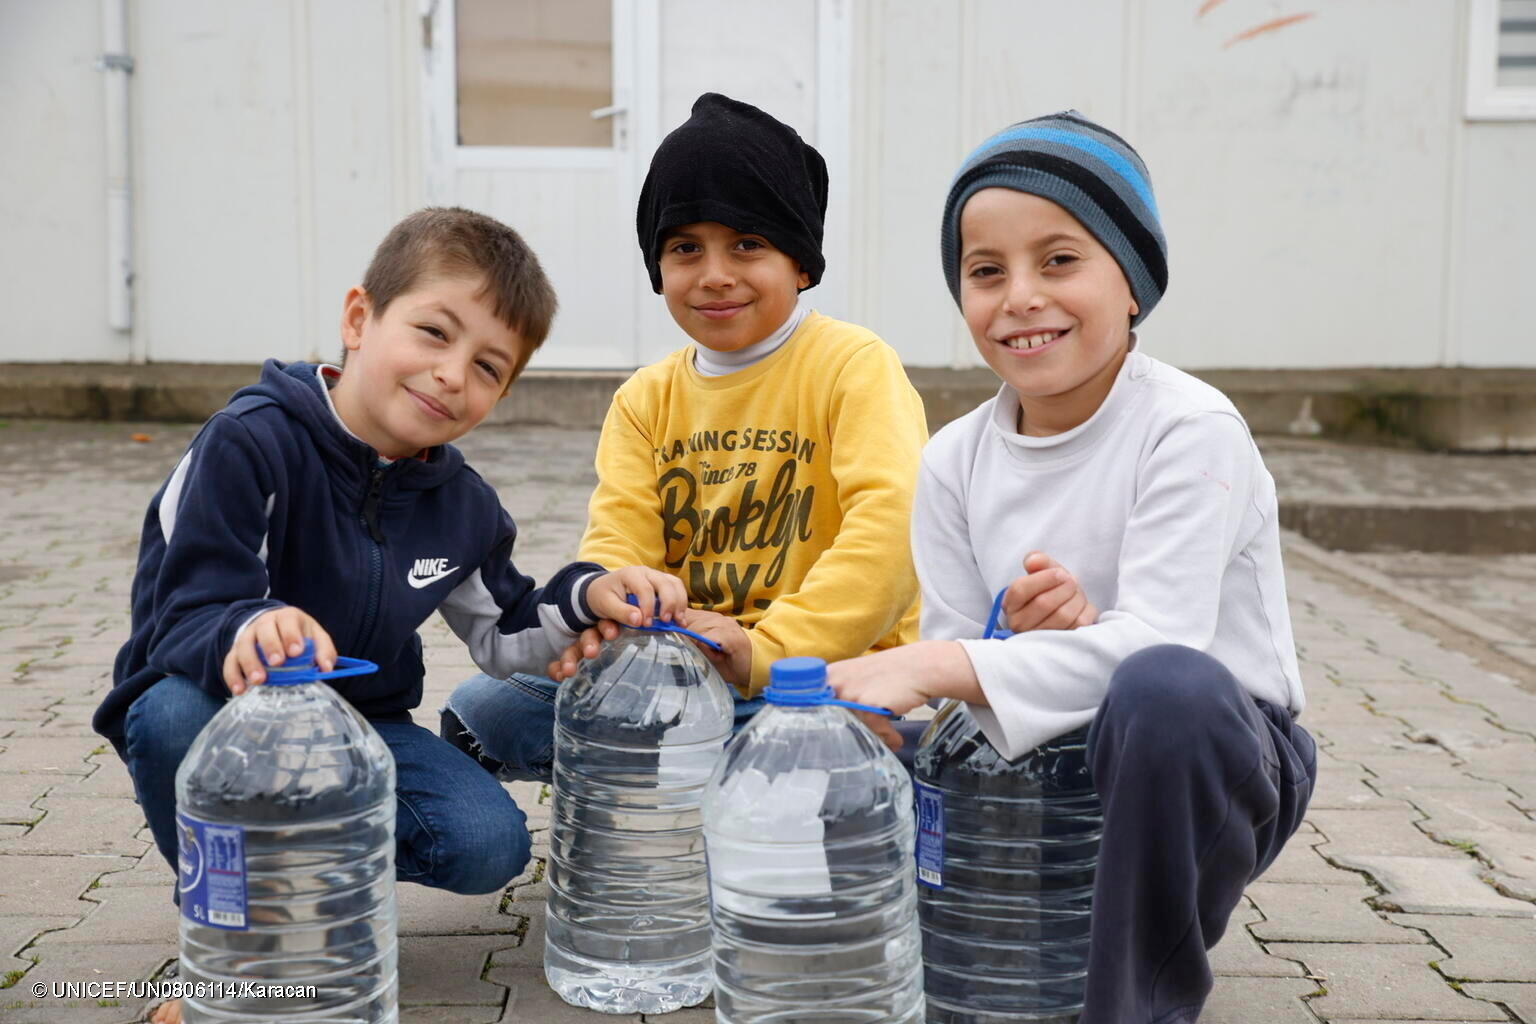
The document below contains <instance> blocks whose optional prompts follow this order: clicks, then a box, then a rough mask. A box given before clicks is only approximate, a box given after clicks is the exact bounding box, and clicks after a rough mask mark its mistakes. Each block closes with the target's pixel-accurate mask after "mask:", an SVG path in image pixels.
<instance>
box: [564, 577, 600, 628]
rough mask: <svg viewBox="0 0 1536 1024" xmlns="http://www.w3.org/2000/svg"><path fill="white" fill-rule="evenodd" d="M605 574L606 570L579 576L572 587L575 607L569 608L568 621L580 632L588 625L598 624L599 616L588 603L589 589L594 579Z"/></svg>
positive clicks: (572, 599)
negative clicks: (593, 612)
mask: <svg viewBox="0 0 1536 1024" xmlns="http://www.w3.org/2000/svg"><path fill="white" fill-rule="evenodd" d="M603 575H606V573H605V571H604V570H597V571H594V572H589V573H587V574H586V575H585V576H582V577H579V578H578V579H577V580H576V583H575V584H574V585H573V586H572V587H571V590H570V593H571V602H572V604H573V605H574V607H573V608H571V609H569V613H568V614H567V615H566V621H567V623H569V624H570V626H571V628H572V629H573V630H574V631H576V632H578V633H579V632H581V631H582V630H583V629H586V628H587V627H588V626H595V625H597V616H596V615H594V614H592V606H591V605H589V604H588V603H587V589H588V588H589V587H591V586H592V582H593V581H594V580H596V579H597V578H598V577H600V576H603ZM562 611H564V609H562Z"/></svg>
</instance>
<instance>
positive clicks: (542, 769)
mask: <svg viewBox="0 0 1536 1024" xmlns="http://www.w3.org/2000/svg"><path fill="white" fill-rule="evenodd" d="M558 692H559V686H558V684H556V683H554V682H552V681H550V680H548V679H543V678H541V677H537V676H527V675H523V674H520V673H514V674H513V675H512V676H511V677H510V678H508V679H493V678H492V677H490V676H485V675H481V676H475V677H474V678H471V679H467V680H465V681H464V682H462V683H460V684H459V686H458V688H457V689H455V690H454V691H453V693H452V694H451V695H450V696H449V698H448V700H447V702H446V703H445V704H444V705H443V708H442V710H441V712H440V720H441V722H442V726H441V731H440V735H441V736H442V737H443V739H445V740H447V741H448V742H449V743H451V744H453V745H454V746H455V747H457V748H458V749H460V750H462V751H463V752H464V753H466V754H468V755H469V756H470V757H473V758H474V759H475V760H476V761H478V762H479V763H480V764H481V765H482V766H484V767H486V768H487V769H488V770H490V771H491V772H493V773H495V774H497V775H498V776H499V777H501V778H503V779H506V780H513V779H539V780H542V781H547V780H548V776H549V769H550V766H551V764H552V763H553V760H554V742H555V731H554V718H555V698H556V695H557V694H558Z"/></svg>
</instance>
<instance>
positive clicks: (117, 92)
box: [96, 0, 133, 331]
mask: <svg viewBox="0 0 1536 1024" xmlns="http://www.w3.org/2000/svg"><path fill="white" fill-rule="evenodd" d="M96 70H98V71H100V72H102V74H103V75H104V76H105V78H104V79H103V81H104V82H105V90H106V105H105V110H106V143H107V319H108V321H109V322H110V323H111V325H112V329H113V330H116V331H131V330H132V329H133V164H132V162H131V161H132V147H131V135H130V131H129V120H128V82H129V76H130V75H132V74H133V58H132V57H131V56H129V55H128V0H101V57H100V58H98V59H97V61H96Z"/></svg>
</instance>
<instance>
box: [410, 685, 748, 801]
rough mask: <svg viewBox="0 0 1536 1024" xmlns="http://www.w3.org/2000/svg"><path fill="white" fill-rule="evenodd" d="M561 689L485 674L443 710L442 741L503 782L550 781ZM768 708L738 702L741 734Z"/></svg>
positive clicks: (458, 691) (736, 729)
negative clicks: (759, 713) (556, 697)
mask: <svg viewBox="0 0 1536 1024" xmlns="http://www.w3.org/2000/svg"><path fill="white" fill-rule="evenodd" d="M559 692H560V684H559V683H557V682H555V681H554V680H552V679H545V678H544V677H543V676H531V675H524V674H523V673H521V672H515V673H513V674H512V675H511V676H510V677H508V678H506V679H496V678H494V677H492V676H488V675H485V674H484V673H482V674H480V675H477V676H471V677H470V678H469V679H466V680H464V682H462V683H460V684H459V685H458V688H457V689H455V690H454V691H453V694H452V696H450V697H449V698H448V703H447V704H445V705H444V706H443V709H442V712H441V716H442V730H441V735H442V737H443V739H445V740H447V741H448V742H449V743H452V744H453V745H454V746H456V747H458V748H459V749H460V750H462V751H464V752H465V753H466V754H468V755H469V756H470V757H473V758H475V759H476V760H477V761H479V762H480V764H481V766H482V767H483V768H484V769H485V770H486V771H488V772H491V773H492V774H494V775H495V776H496V777H497V778H499V779H501V780H502V781H504V782H516V781H524V780H533V781H535V782H548V781H549V780H550V778H551V776H552V775H553V774H554V767H555V696H556V694H558V693H559ZM764 703H766V702H765V701H764V700H763V699H762V698H761V697H754V698H752V699H751V700H745V699H743V698H742V697H741V696H740V695H739V694H738V695H737V697H736V724H735V726H734V727H733V728H732V729H731V733H732V735H734V734H736V733H738V732H740V731H741V730H742V728H743V727H744V726H745V725H746V724H747V723H748V722H749V721H751V720H752V716H753V715H755V714H757V712H758V711H759V710H760V709H761V708H762V707H763V705H764Z"/></svg>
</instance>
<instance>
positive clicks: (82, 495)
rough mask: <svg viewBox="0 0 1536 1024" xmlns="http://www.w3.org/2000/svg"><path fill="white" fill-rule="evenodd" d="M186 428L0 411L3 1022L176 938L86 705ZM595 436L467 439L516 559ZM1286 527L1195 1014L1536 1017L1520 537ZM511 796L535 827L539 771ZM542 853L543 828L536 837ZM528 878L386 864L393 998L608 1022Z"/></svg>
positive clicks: (430, 641)
mask: <svg viewBox="0 0 1536 1024" xmlns="http://www.w3.org/2000/svg"><path fill="white" fill-rule="evenodd" d="M135 433H142V434H145V435H148V439H147V440H144V441H135V440H133V439H132V435H134V434H135ZM193 433H194V428H192V427H182V426H166V425H163V424H156V425H150V426H134V425H127V424H101V425H93V424H58V423H30V422H23V421H12V422H11V423H9V424H7V425H5V426H3V427H0V461H3V464H4V465H6V467H7V470H8V472H7V477H8V479H7V486H6V487H5V488H3V489H0V698H3V699H0V1021H8V1022H9V1021H14V1022H17V1024H24V1022H42V1021H46V1022H50V1024H51V1022H62V1021H69V1022H81V1024H97V1022H100V1024H119V1022H128V1021H137V1020H140V1019H142V1014H143V1012H144V1010H145V1006H144V1004H143V1001H142V1000H138V1001H135V1000H126V999H116V1000H114V999H110V998H108V999H103V1000H99V1001H98V1000H95V999H84V1000H68V999H55V998H50V997H46V996H45V997H43V998H34V997H33V995H32V992H33V989H34V986H39V985H41V986H43V988H42V991H44V992H47V991H48V986H50V985H51V984H53V983H55V982H60V983H62V982H86V981H110V982H132V981H143V980H147V979H150V978H152V977H154V976H155V975H156V974H157V973H158V972H159V971H161V970H162V969H163V968H164V966H165V965H166V963H167V962H168V961H170V960H171V959H172V958H173V957H174V956H175V947H176V917H175V914H174V911H173V909H172V907H171V904H170V902H169V899H168V895H167V893H168V887H169V883H170V881H171V877H172V876H171V873H170V871H169V869H168V868H167V867H166V865H165V864H163V863H162V862H161V861H160V859H159V857H158V855H157V854H155V853H153V852H152V851H151V849H150V843H149V842H148V837H147V831H146V829H145V828H144V826H143V819H142V818H141V817H140V816H139V815H138V809H137V805H136V804H134V802H133V800H132V793H131V789H130V787H129V785H128V780H127V776H126V774H125V772H124V771H123V768H122V765H121V763H120V762H119V761H118V759H117V757H116V756H115V755H114V754H113V753H112V752H111V750H110V748H109V747H108V746H107V745H106V743H105V741H103V740H101V739H100V738H99V737H97V736H95V735H94V734H93V733H92V732H91V731H90V726H89V717H90V713H91V711H92V709H93V708H94V706H95V704H96V702H97V701H98V700H99V699H100V697H101V695H102V693H103V692H104V691H105V690H106V689H107V687H108V685H109V682H110V669H111V661H112V658H113V655H114V654H115V653H116V650H117V647H118V645H119V644H120V643H121V642H122V640H123V638H124V635H125V632H126V627H127V601H128V586H129V581H130V577H131V574H132V568H133V561H134V553H135V550H136V547H137V540H138V532H139V528H140V525H141V521H142V515H143V508H144V505H145V503H146V501H147V500H148V498H149V497H150V495H151V494H152V493H153V491H154V489H155V488H156V487H157V486H158V484H159V483H160V481H161V479H162V478H163V477H164V475H165V474H166V472H167V471H168V470H169V468H170V467H171V466H172V465H173V463H174V462H175V460H176V458H177V457H178V455H179V454H180V452H181V450H182V449H183V447H184V446H185V445H186V443H187V442H188V440H189V439H190V438H191V437H192V435H193ZM593 443H594V435H593V434H592V433H591V432H590V431H559V430H552V429H541V428H512V429H489V428H488V429H485V430H483V431H480V432H477V433H476V434H475V435H472V436H471V437H470V438H468V439H467V443H466V444H465V448H466V449H467V451H468V454H469V455H470V457H471V460H472V461H473V462H474V463H475V465H476V466H477V467H478V468H479V469H480V471H481V472H482V473H483V474H484V475H485V476H486V477H487V478H488V479H489V480H490V481H491V482H492V483H493V484H494V485H495V486H496V487H497V488H498V489H499V490H500V491H501V494H502V496H503V499H504V501H505V502H506V504H507V505H508V507H509V508H510V509H511V510H512V512H513V514H514V516H515V517H516V518H517V519H518V521H519V524H520V527H521V534H520V537H519V542H518V558H519V563H520V564H521V565H522V566H523V567H524V569H525V570H526V571H529V572H531V573H532V574H533V575H535V576H542V575H545V574H547V573H548V572H549V571H550V570H552V569H554V568H556V567H557V566H558V565H559V564H561V563H562V562H563V561H565V560H566V559H567V558H568V557H569V556H570V554H571V552H572V551H573V550H574V547H575V544H576V541H577V538H578V536H579V534H580V531H581V528H582V526H583V523H584V521H585V496H586V494H587V492H588V490H589V489H590V487H591V484H592V482H593V478H592V473H591V451H592V446H593ZM1508 465H1511V466H1516V465H1518V466H1520V467H1521V468H1520V470H1519V471H1520V473H1527V472H1529V465H1528V464H1526V463H1516V462H1513V461H1511V462H1509V463H1508ZM1277 475H1279V474H1277ZM1490 479H1492V478H1490ZM1287 549H1288V555H1287V568H1288V573H1289V577H1288V582H1289V587H1290V598H1291V606H1292V614H1293V617H1294V622H1295V627H1296V637H1297V642H1298V646H1299V648H1300V653H1301V657H1302V662H1303V672H1304V676H1305V681H1306V683H1307V687H1308V695H1309V700H1310V705H1309V707H1308V709H1307V712H1306V715H1305V716H1304V718H1303V723H1304V724H1305V725H1306V726H1307V727H1308V728H1309V729H1310V730H1311V731H1312V732H1313V733H1314V735H1316V736H1317V737H1318V740H1319V742H1320V746H1321V777H1320V783H1319V789H1318V792H1317V795H1316V798H1315V799H1314V801H1313V805H1312V810H1311V814H1310V815H1309V818H1308V822H1307V824H1306V825H1305V826H1304V827H1303V829H1302V830H1301V832H1300V833H1298V835H1297V836H1296V837H1295V838H1294V839H1293V840H1292V842H1291V844H1290V846H1289V847H1288V848H1287V849H1286V851H1285V853H1284V854H1283V855H1282V856H1281V858H1280V859H1279V861H1277V863H1276V864H1275V865H1274V866H1273V867H1272V868H1271V869H1270V870H1269V872H1268V873H1267V874H1266V875H1265V876H1264V877H1263V878H1262V879H1260V880H1259V881H1258V882H1256V883H1255V884H1253V885H1252V886H1251V887H1250V888H1249V890H1248V893H1247V896H1246V899H1245V901H1244V904H1243V905H1242V907H1240V908H1239V911H1238V912H1237V914H1235V915H1234V917H1233V919H1232V922H1231V924H1230V926H1229V928H1228V931H1227V934H1226V937H1225V938H1224V939H1223V941H1222V942H1221V944H1220V946H1218V947H1217V949H1216V951H1215V954H1214V964H1215V970H1216V974H1217V976H1218V977H1217V981H1216V989H1215V992H1214V994H1213V995H1212V998H1211V1000H1210V1003H1209V1005H1208V1007H1207V1010H1206V1013H1205V1014H1204V1016H1203V1017H1202V1020H1203V1021H1206V1022H1210V1024H1271V1022H1273V1024H1303V1022H1318V1021H1326V1022H1339V1024H1345V1022H1347V1024H1372V1022H1386V1021H1393V1022H1427V1021H1442V1022H1443V1021H1520V1022H1524V1024H1536V902H1533V900H1536V658H1532V657H1530V647H1529V646H1528V645H1529V642H1530V641H1531V640H1532V638H1536V613H1533V608H1536V603H1533V600H1532V599H1531V597H1530V593H1531V588H1530V586H1529V584H1530V582H1531V581H1532V579H1533V577H1536V573H1533V570H1532V568H1531V567H1530V564H1529V558H1527V557H1521V556H1511V558H1510V559H1508V560H1504V559H1497V558H1493V559H1480V560H1471V561H1468V560H1462V559H1459V558H1457V557H1456V556H1415V555H1405V556H1401V558H1398V557H1397V556H1371V558H1370V559H1369V561H1368V562H1367V561H1365V560H1361V559H1358V558H1356V557H1354V556H1340V555H1334V554H1330V553H1327V552H1323V551H1320V550H1319V549H1317V548H1315V547H1313V546H1312V545H1309V544H1307V543H1306V542H1304V541H1301V540H1300V539H1299V538H1294V537H1288V538H1287ZM1480 579H1481V580H1482V582H1483V583H1484V584H1486V585H1480V582H1479V581H1480ZM1485 626H1486V628H1485ZM424 637H425V639H426V647H427V668H428V686H427V701H426V703H425V704H424V705H423V707H422V709H421V710H420V711H419V712H418V719H419V720H421V721H423V722H426V723H430V722H432V721H435V714H434V712H435V710H436V708H437V707H438V706H439V705H440V703H441V700H442V699H443V697H444V696H446V694H447V693H448V692H449V691H450V690H451V689H452V687H453V686H454V684H455V683H456V682H457V681H458V680H459V679H460V678H462V677H463V676H465V675H467V674H469V673H470V672H472V671H473V669H472V668H471V666H470V663H469V660H468V658H467V657H466V656H465V654H464V652H463V650H462V648H460V647H458V646H457V644H456V642H455V641H454V640H453V638H452V636H451V634H450V633H449V632H448V630H447V629H446V628H445V627H444V626H443V625H442V624H441V622H438V621H433V622H432V623H429V624H428V626H427V627H426V628H425V630H424ZM513 791H514V795H515V796H516V797H517V799H518V800H519V801H520V802H521V803H523V804H524V805H525V806H529V807H531V808H533V809H534V813H533V814H532V815H531V817H532V818H533V819H534V821H536V822H547V820H548V819H547V813H546V814H545V815H544V816H542V817H541V816H540V815H539V813H538V811H537V808H538V807H539V803H538V801H539V795H540V794H539V790H538V787H535V786H531V785H522V786H517V787H514V788H513ZM547 851H548V841H547V833H546V832H544V831H542V829H541V831H540V832H539V833H538V834H537V836H536V845H535V853H536V855H537V856H539V857H541V858H542V857H543V856H544V855H546V854H547ZM541 879H542V865H541V863H540V862H539V861H535V862H534V864H533V865H532V866H531V867H530V870H529V872H528V873H527V874H525V875H524V876H523V877H522V878H520V879H518V880H516V881H514V883H513V884H512V885H511V886H509V887H508V890H507V891H506V892H504V893H496V894H493V895H490V896H485V897H462V896H453V895H449V894H445V893H440V892H434V891H428V890H424V889H420V888H418V887H414V886H402V887H401V890H400V906H401V918H400V929H401V936H402V938H401V964H400V969H401V998H402V1003H403V1005H404V1009H403V1012H402V1015H401V1019H402V1020H403V1021H407V1022H413V1024H429V1022H430V1024H472V1022H484V1024H490V1022H496V1021H537V1022H540V1024H563V1022H575V1021H599V1020H602V1019H605V1018H604V1017H602V1016H601V1015H598V1014H593V1013H589V1012H586V1011H582V1010H577V1009H573V1008H571V1007H567V1006H565V1005H564V1004H563V1003H561V1002H560V1001H559V1000H558V999H556V998H555V997H554V996H553V995H552V994H551V993H550V991H549V989H548V988H547V986H545V984H544V982H543V977H542V973H541V971H540V948H541V942H542V934H543V902H542V900H543V886H542V882H541ZM607 1019H612V1018H607ZM635 1019H638V1018H635ZM655 1019H656V1020H665V1021H667V1022H669V1024H673V1022H675V1024H694V1022H704V1021H710V1020H713V1013H712V1011H711V1010H709V1009H708V1008H707V1007H706V1008H701V1009H695V1010H688V1011H683V1012H680V1013H677V1014H671V1015H667V1016H665V1017H657V1018H655Z"/></svg>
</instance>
